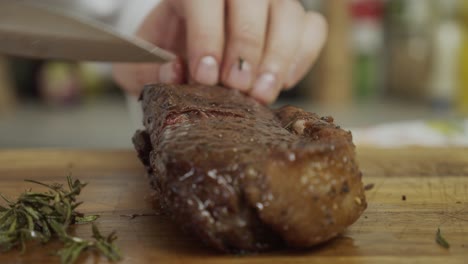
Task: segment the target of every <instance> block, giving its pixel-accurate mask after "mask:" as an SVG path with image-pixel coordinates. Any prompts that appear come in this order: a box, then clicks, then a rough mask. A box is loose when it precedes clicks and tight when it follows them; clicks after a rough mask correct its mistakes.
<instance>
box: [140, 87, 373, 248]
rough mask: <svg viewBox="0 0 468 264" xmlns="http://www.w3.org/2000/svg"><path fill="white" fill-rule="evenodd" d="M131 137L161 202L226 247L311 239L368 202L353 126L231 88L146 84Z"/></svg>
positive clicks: (327, 235)
mask: <svg viewBox="0 0 468 264" xmlns="http://www.w3.org/2000/svg"><path fill="white" fill-rule="evenodd" d="M142 104H143V110H144V126H145V130H142V131H137V132H136V134H135V136H134V138H133V142H134V145H135V147H136V149H137V151H138V154H139V158H140V159H141V161H142V162H143V164H144V165H145V166H146V168H147V170H148V173H149V178H150V181H151V184H152V186H153V188H154V189H155V190H156V192H157V195H158V197H159V200H160V203H161V207H162V209H163V210H165V211H167V212H168V213H169V214H170V215H171V216H172V217H173V218H174V219H175V221H176V222H177V223H178V224H180V225H182V226H183V227H184V228H186V229H188V230H189V231H190V232H192V233H194V234H196V235H197V236H198V237H200V238H201V239H202V240H204V241H205V242H206V243H208V244H209V245H211V246H213V247H215V248H217V249H219V250H222V251H228V252H236V251H263V250H267V249H272V248H277V247H282V246H291V247H310V246H313V245H316V244H319V243H322V242H324V241H327V240H329V239H331V238H333V237H335V236H337V235H338V234H340V233H341V232H342V231H344V229H345V228H346V227H347V226H349V225H351V224H352V223H353V222H354V221H356V220H357V219H358V217H359V216H360V215H361V213H362V212H363V211H364V209H365V208H366V200H365V197H364V190H363V186H362V182H361V175H362V174H361V172H360V171H359V168H358V166H357V164H356V157H355V151H354V145H353V143H352V137H351V133H350V132H347V131H344V130H342V129H340V128H339V127H338V126H336V125H335V124H334V123H333V119H332V118H331V117H322V118H320V117H319V116H317V115H316V114H312V113H308V112H305V111H303V110H301V109H299V108H296V107H292V106H287V107H283V108H280V109H278V110H274V111H272V110H270V109H269V108H267V107H265V106H263V105H261V104H259V103H257V102H256V101H255V100H253V99H251V98H249V97H247V96H245V95H243V94H242V93H239V92H238V91H236V90H233V89H227V88H223V87H214V86H213V87H211V86H193V85H192V86H188V85H187V86H186V85H182V86H171V85H150V86H147V87H146V88H145V89H144V92H143V94H142Z"/></svg>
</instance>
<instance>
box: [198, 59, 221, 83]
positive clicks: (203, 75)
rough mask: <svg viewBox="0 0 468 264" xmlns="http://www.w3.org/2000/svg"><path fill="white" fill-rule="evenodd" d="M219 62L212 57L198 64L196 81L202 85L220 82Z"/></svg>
mask: <svg viewBox="0 0 468 264" xmlns="http://www.w3.org/2000/svg"><path fill="white" fill-rule="evenodd" d="M218 72H219V70H218V62H217V61H216V59H215V58H214V57H212V56H206V57H203V58H202V59H201V60H200V62H199V63H198V68H197V72H196V74H195V80H196V81H197V82H199V83H202V84H207V85H214V84H216V83H217V82H218V74H219V73H218Z"/></svg>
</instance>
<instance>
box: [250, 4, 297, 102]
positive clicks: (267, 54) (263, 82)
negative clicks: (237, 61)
mask: <svg viewBox="0 0 468 264" xmlns="http://www.w3.org/2000/svg"><path fill="white" fill-rule="evenodd" d="M304 17H305V12H304V9H303V7H302V6H301V5H300V3H299V2H298V1H295V0H275V1H272V5H271V7H270V14H269V25H268V33H267V38H266V46H265V50H264V53H263V58H262V61H261V63H260V67H259V69H258V70H257V77H256V78H257V79H256V81H255V82H254V85H253V90H252V91H251V93H250V94H251V95H252V96H253V97H254V98H256V99H257V100H259V101H261V102H264V103H271V102H273V101H274V100H275V99H276V98H277V97H278V94H279V92H280V91H281V88H282V87H283V83H284V81H285V79H286V74H287V72H288V70H289V66H290V65H291V63H292V60H293V57H294V55H295V51H296V49H297V47H298V43H299V41H300V37H301V36H302V32H303V27H304Z"/></svg>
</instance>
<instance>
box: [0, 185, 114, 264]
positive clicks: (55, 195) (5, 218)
mask: <svg viewBox="0 0 468 264" xmlns="http://www.w3.org/2000/svg"><path fill="white" fill-rule="evenodd" d="M26 181H27V182H31V183H34V184H37V185H41V186H44V187H46V188H48V191H47V192H43V193H38V192H33V191H32V190H31V189H30V190H27V191H25V192H24V193H22V194H21V195H20V196H19V198H18V199H17V200H16V201H14V202H13V201H11V200H9V199H7V198H6V197H4V196H3V195H1V194H0V197H1V198H3V200H4V201H5V203H6V206H0V250H2V251H8V250H11V249H13V248H20V249H21V252H22V253H24V252H25V250H26V243H27V242H28V241H37V242H40V243H47V242H49V241H50V240H51V239H52V237H53V236H54V237H58V238H59V239H60V240H61V241H62V242H63V243H64V248H63V249H61V250H60V251H59V252H58V254H59V255H60V257H61V261H62V263H73V262H74V261H75V260H76V259H77V258H78V257H79V255H80V254H81V253H82V252H83V251H85V250H96V251H98V252H100V253H101V254H103V255H104V256H106V257H107V258H108V259H109V260H112V261H115V260H119V259H120V253H119V250H118V249H117V248H116V246H115V245H114V244H113V242H114V240H115V239H116V236H115V233H111V234H110V235H109V236H108V237H103V236H101V235H100V233H99V231H98V230H97V227H96V226H94V225H93V234H94V236H93V237H94V239H95V241H88V240H84V239H81V238H77V237H73V236H70V235H68V233H67V229H68V228H69V227H70V225H72V224H85V223H92V222H94V221H95V220H96V219H98V218H99V216H98V215H87V216H85V215H83V214H81V213H79V212H77V211H76V209H77V207H78V206H80V205H81V204H82V202H77V201H76V198H77V196H78V195H79V194H80V193H81V190H82V189H83V188H84V187H85V186H86V183H81V182H80V181H79V180H73V179H72V177H71V176H68V177H67V187H68V188H64V187H63V185H62V184H56V183H55V184H50V185H49V184H45V183H42V182H38V181H34V180H26Z"/></svg>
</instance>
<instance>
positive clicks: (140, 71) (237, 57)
mask: <svg viewBox="0 0 468 264" xmlns="http://www.w3.org/2000/svg"><path fill="white" fill-rule="evenodd" d="M136 35H137V36H138V37H140V38H143V39H145V40H147V41H149V42H151V43H154V44H155V45H157V46H159V47H161V48H163V49H167V50H170V51H172V52H174V53H175V54H177V55H178V56H179V57H180V58H179V59H177V60H175V61H172V62H168V63H165V64H116V65H115V66H114V69H113V75H114V78H115V80H116V81H117V82H118V83H119V84H120V85H121V86H122V88H123V89H124V90H126V91H127V92H130V93H133V94H136V95H137V94H139V93H140V92H141V89H142V88H143V86H144V85H145V84H148V83H157V82H163V83H173V84H177V83H182V82H185V81H188V80H190V81H191V82H196V83H201V84H205V85H215V84H218V83H222V84H223V85H225V86H227V87H231V88H234V89H239V90H241V91H242V92H245V93H248V94H250V95H251V96H252V97H254V98H256V99H257V100H259V101H261V102H263V103H271V102H273V101H275V100H276V98H277V97H278V95H279V93H280V91H281V90H282V89H288V88H291V87H292V86H294V85H295V84H296V83H297V82H298V81H299V80H300V79H302V77H303V76H304V75H305V73H306V72H307V71H308V69H309V68H310V66H311V65H312V64H313V63H314V61H315V60H316V59H317V57H318V54H319V53H320V50H321V49H322V46H323V44H324V43H325V39H326V35H327V24H326V21H325V19H324V18H323V17H322V16H321V15H320V14H318V13H315V12H306V11H305V10H304V9H303V7H302V6H301V4H300V3H299V1H297V0H254V1H253V0H163V1H162V2H161V3H160V4H159V5H158V6H156V7H155V8H154V9H153V10H152V11H151V12H150V13H149V15H148V16H147V17H146V18H145V20H144V21H143V23H142V24H141V25H140V27H139V29H138V30H137V33H136ZM185 63H187V65H185Z"/></svg>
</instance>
